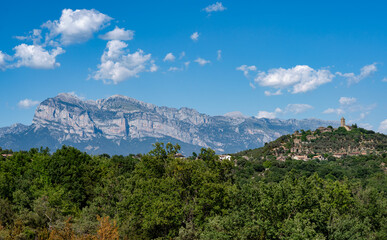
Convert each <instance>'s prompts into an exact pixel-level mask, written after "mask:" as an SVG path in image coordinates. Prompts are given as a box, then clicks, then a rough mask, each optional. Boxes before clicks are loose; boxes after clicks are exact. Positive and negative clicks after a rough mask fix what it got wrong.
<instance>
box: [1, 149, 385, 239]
mask: <svg viewBox="0 0 387 240" xmlns="http://www.w3.org/2000/svg"><path fill="white" fill-rule="evenodd" d="M179 149H180V147H179V146H178V145H175V146H173V145H172V144H167V145H166V146H164V145H163V144H159V143H158V144H155V148H154V150H152V151H151V152H149V153H148V154H146V155H143V156H134V155H130V156H113V157H110V156H109V155H107V154H104V155H99V156H90V155H88V154H86V153H82V152H80V151H79V150H77V149H75V148H72V147H66V146H64V147H62V148H61V149H59V150H57V151H56V152H54V153H53V154H50V153H49V151H48V149H31V150H30V151H29V152H14V153H13V156H12V157H7V158H4V157H1V156H0V239H118V236H119V238H120V239H387V228H386V226H387V222H386V219H387V218H386V215H387V212H386V211H387V198H386V197H387V196H386V192H387V189H386V186H387V182H386V174H385V171H386V169H385V167H384V166H385V164H386V162H387V157H386V156H385V155H384V156H359V157H350V158H346V159H340V160H336V159H331V160H329V161H328V160H326V161H317V160H313V161H308V162H303V161H294V160H290V161H285V162H279V161H276V160H261V159H255V158H252V159H249V160H246V159H244V158H243V157H236V158H235V159H233V160H232V161H219V160H218V158H217V156H216V155H215V152H214V151H213V150H211V149H202V151H201V152H200V153H199V154H197V157H190V158H186V159H181V158H175V157H174V156H175V154H176V153H177V152H178V151H179ZM194 155H196V154H194Z"/></svg>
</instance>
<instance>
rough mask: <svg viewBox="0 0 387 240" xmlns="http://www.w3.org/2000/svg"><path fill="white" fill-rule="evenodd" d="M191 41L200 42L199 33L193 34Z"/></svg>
mask: <svg viewBox="0 0 387 240" xmlns="http://www.w3.org/2000/svg"><path fill="white" fill-rule="evenodd" d="M191 39H192V41H194V42H196V41H197V40H199V33H198V32H194V33H192V34H191Z"/></svg>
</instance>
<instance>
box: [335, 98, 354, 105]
mask: <svg viewBox="0 0 387 240" xmlns="http://www.w3.org/2000/svg"><path fill="white" fill-rule="evenodd" d="M355 102H356V98H354V97H341V98H340V99H339V103H340V104H341V105H351V104H354V103H355Z"/></svg>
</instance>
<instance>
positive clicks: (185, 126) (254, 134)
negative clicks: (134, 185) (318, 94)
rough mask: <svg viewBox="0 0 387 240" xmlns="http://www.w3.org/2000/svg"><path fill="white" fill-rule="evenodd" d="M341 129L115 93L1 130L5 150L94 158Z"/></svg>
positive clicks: (56, 101) (61, 104)
mask: <svg viewBox="0 0 387 240" xmlns="http://www.w3.org/2000/svg"><path fill="white" fill-rule="evenodd" d="M328 125H331V126H334V127H335V126H338V122H337V121H324V120H319V119H303V120H296V119H288V120H280V119H265V118H259V119H258V118H255V117H248V116H245V115H243V114H242V113H240V112H232V113H228V114H225V115H223V116H209V115H207V114H203V113H199V112H198V111H196V110H195V109H191V108H185V107H183V108H180V109H176V108H169V107H159V106H156V105H153V104H150V103H145V102H141V101H139V100H136V99H133V98H130V97H126V96H121V95H114V96H111V97H109V98H106V99H99V100H96V101H94V100H83V99H80V98H78V97H77V96H74V95H72V94H68V93H61V94H59V95H58V96H56V97H53V98H48V99H46V100H44V101H43V102H41V103H40V104H39V106H38V107H37V109H36V111H35V114H34V117H33V120H32V124H31V125H29V126H26V125H23V124H14V125H12V126H10V127H3V128H0V147H2V148H6V149H12V150H28V149H30V148H32V147H41V146H43V147H48V148H50V149H51V150H55V149H57V148H60V147H61V146H62V145H71V146H74V147H76V148H78V149H81V150H82V151H86V152H88V153H90V154H102V153H108V154H123V155H127V154H129V153H145V152H148V151H149V150H151V149H152V144H153V143H155V142H157V141H159V142H171V143H178V144H179V145H180V146H181V147H182V152H183V154H191V153H192V152H193V151H196V152H197V151H200V148H202V147H205V148H207V147H210V148H212V149H214V150H215V151H216V152H217V153H233V152H238V151H242V150H245V149H252V148H257V147H261V146H263V145H264V143H266V142H270V141H273V140H275V139H277V138H278V137H280V136H282V135H285V134H289V133H292V132H294V131H295V130H299V129H305V130H307V129H316V128H317V127H320V126H328Z"/></svg>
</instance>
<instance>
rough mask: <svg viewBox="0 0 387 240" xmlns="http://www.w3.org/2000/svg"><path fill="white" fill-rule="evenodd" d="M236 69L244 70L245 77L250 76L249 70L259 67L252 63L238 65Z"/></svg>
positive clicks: (252, 70)
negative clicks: (249, 64)
mask: <svg viewBox="0 0 387 240" xmlns="http://www.w3.org/2000/svg"><path fill="white" fill-rule="evenodd" d="M236 70H238V71H242V72H243V75H245V77H248V76H249V72H254V71H257V67H256V66H254V65H251V66H248V65H242V66H239V67H237V68H236Z"/></svg>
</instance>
